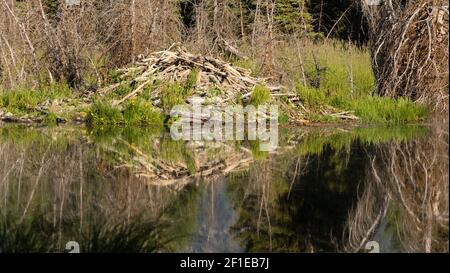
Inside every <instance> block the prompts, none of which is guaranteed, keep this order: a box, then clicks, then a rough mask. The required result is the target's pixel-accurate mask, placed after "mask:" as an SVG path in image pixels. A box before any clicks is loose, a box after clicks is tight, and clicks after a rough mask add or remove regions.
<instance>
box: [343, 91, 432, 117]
mask: <svg viewBox="0 0 450 273" xmlns="http://www.w3.org/2000/svg"><path fill="white" fill-rule="evenodd" d="M344 108H345V109H348V110H351V111H354V112H355V115H356V116H358V117H360V118H361V119H362V120H363V121H364V122H366V123H396V124H398V123H412V122H419V121H422V120H423V119H424V118H425V116H426V114H427V108H426V107H425V106H423V105H420V104H416V103H413V102H411V101H409V100H407V99H403V98H400V99H391V98H383V97H378V96H373V97H371V96H369V97H366V98H362V99H356V100H348V101H347V106H346V107H344Z"/></svg>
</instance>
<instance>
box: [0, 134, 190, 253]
mask: <svg viewBox="0 0 450 273" xmlns="http://www.w3.org/2000/svg"><path fill="white" fill-rule="evenodd" d="M1 133H2V134H6V135H8V137H7V138H6V140H3V139H2V142H0V196H1V205H0V217H1V218H0V252H28V251H30V252H34V251H39V252H47V251H50V252H53V251H56V252H59V251H63V250H64V246H65V244H66V242H67V241H71V240H75V241H78V242H79V243H80V245H81V250H82V251H83V252H116V251H118V252H159V251H175V250H176V249H178V248H179V247H181V246H182V244H184V243H186V242H187V238H188V237H189V235H190V233H191V232H192V229H193V228H194V227H195V220H196V215H195V213H196V211H197V210H196V205H197V201H196V200H197V196H198V191H197V189H196V188H195V187H191V186H186V187H185V188H184V189H183V190H180V191H177V192H174V191H172V190H171V189H168V188H165V187H160V186H150V185H148V184H146V183H142V181H141V179H139V178H137V177H136V176H135V174H134V172H133V171H132V169H131V168H126V167H124V166H119V167H118V165H117V164H116V163H117V157H116V156H117V155H113V154H111V152H110V151H109V150H107V149H105V148H103V147H102V146H97V145H94V144H93V143H90V144H89V143H85V142H86V140H85V139H84V137H82V136H81V134H78V133H77V134H75V135H71V134H72V133H69V135H68V136H67V135H63V136H55V135H54V134H53V133H52V134H48V135H47V134H46V133H45V132H44V133H36V131H31V132H30V131H28V130H18V131H17V132H16V133H17V135H15V137H9V136H11V135H10V134H12V133H14V130H11V131H8V130H7V129H2V131H1ZM21 135H22V136H21ZM52 135H53V136H52Z"/></svg>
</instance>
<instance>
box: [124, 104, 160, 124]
mask: <svg viewBox="0 0 450 273" xmlns="http://www.w3.org/2000/svg"><path fill="white" fill-rule="evenodd" d="M163 120H164V117H163V116H162V114H161V113H160V112H158V110H156V109H155V108H154V107H153V105H152V104H151V103H149V102H148V101H145V100H143V99H136V100H131V101H130V102H129V103H127V105H126V106H125V109H124V111H123V121H124V123H125V125H133V126H146V125H152V126H161V127H162V126H163Z"/></svg>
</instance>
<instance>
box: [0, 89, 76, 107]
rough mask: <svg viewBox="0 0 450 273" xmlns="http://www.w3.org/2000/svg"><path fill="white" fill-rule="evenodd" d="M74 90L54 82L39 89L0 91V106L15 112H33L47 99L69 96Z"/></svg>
mask: <svg viewBox="0 0 450 273" xmlns="http://www.w3.org/2000/svg"><path fill="white" fill-rule="evenodd" d="M71 96H72V91H71V90H70V88H69V86H68V85H66V84H59V83H58V84H52V85H49V86H45V87H42V88H38V89H26V88H23V89H22V88H19V89H15V90H9V91H0V107H1V108H5V109H6V110H7V111H9V112H11V113H13V114H24V113H29V112H33V111H34V108H35V107H36V106H38V105H39V104H40V103H43V102H44V101H45V100H55V99H63V98H69V97H71Z"/></svg>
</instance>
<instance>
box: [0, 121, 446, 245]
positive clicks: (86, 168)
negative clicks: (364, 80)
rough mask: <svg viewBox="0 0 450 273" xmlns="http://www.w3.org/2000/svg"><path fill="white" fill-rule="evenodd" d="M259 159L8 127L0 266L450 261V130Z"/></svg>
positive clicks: (71, 131) (306, 137)
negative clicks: (236, 255)
mask: <svg viewBox="0 0 450 273" xmlns="http://www.w3.org/2000/svg"><path fill="white" fill-rule="evenodd" d="M259 145H260V144H259V143H258V142H257V141H241V142H223V143H217V142H183V141H173V140H172V139H171V138H170V135H169V134H168V133H167V132H161V131H152V130H140V129H136V128H113V129H108V128H102V129H100V130H89V129H87V128H84V127H66V126H63V127H54V128H27V127H24V126H6V125H3V126H1V127H0V252H65V251H66V250H65V248H66V244H67V242H69V241H76V242H78V244H79V246H80V250H81V252H201V253H203V252H368V251H378V249H377V248H379V251H381V252H424V251H431V252H447V251H448V206H449V200H448V169H449V166H448V125H447V127H445V128H440V127H436V126H432V127H430V126H399V127H361V128H337V127H320V128H281V129H280V145H279V148H278V149H277V150H276V151H275V152H273V153H267V152H261V151H260V149H259ZM373 241H375V242H376V243H375V244H374V243H373ZM371 242H372V243H371ZM371 245H374V247H373V248H371V247H369V246H371ZM369 249H371V250H369Z"/></svg>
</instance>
